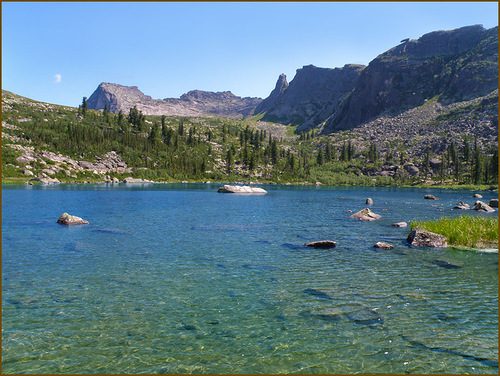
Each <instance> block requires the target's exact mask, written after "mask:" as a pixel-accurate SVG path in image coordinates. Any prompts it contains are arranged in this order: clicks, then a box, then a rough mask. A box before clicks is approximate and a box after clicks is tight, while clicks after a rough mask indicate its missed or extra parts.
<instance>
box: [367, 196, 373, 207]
mask: <svg viewBox="0 0 500 376" xmlns="http://www.w3.org/2000/svg"><path fill="white" fill-rule="evenodd" d="M365 203H366V205H373V199H372V198H370V197H368V198H367V199H366V201H365Z"/></svg>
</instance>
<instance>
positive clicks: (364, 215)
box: [351, 208, 382, 221]
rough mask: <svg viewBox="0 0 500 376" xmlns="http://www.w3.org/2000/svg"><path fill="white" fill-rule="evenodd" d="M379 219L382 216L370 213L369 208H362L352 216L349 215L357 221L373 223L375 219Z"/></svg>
mask: <svg viewBox="0 0 500 376" xmlns="http://www.w3.org/2000/svg"><path fill="white" fill-rule="evenodd" d="M381 217H382V216H381V215H380V214H376V213H374V212H372V211H371V210H370V209H369V208H364V209H362V210H360V211H359V212H356V213H354V214H353V215H351V218H356V219H359V220H360V221H375V220H377V219H380V218H381Z"/></svg>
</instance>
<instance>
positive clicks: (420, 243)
mask: <svg viewBox="0 0 500 376" xmlns="http://www.w3.org/2000/svg"><path fill="white" fill-rule="evenodd" d="M407 240H408V243H410V244H411V245H413V246H416V247H448V242H447V241H446V237H444V236H443V235H439V234H435V233H433V232H430V231H427V230H422V229H419V228H416V229H414V230H412V232H410V234H409V235H408V238H407Z"/></svg>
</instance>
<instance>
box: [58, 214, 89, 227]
mask: <svg viewBox="0 0 500 376" xmlns="http://www.w3.org/2000/svg"><path fill="white" fill-rule="evenodd" d="M57 223H60V224H62V225H87V224H88V223H89V222H88V221H86V220H85V219H83V218H80V217H77V216H76V215H71V214H68V213H63V214H61V216H60V217H59V219H58V220H57Z"/></svg>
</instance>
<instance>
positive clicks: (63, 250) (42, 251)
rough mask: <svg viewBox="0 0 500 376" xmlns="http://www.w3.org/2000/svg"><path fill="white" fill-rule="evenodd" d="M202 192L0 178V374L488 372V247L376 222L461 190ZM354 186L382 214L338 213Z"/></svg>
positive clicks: (492, 291) (464, 196) (434, 204)
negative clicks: (442, 243)
mask: <svg viewBox="0 0 500 376" xmlns="http://www.w3.org/2000/svg"><path fill="white" fill-rule="evenodd" d="M216 189H217V186H216V185H152V186H145V187H140V186H136V187H125V186H121V185H120V186H119V187H115V188H111V187H107V186H105V185H88V186H57V187H46V188H44V187H16V186H13V187H9V186H4V187H3V202H2V204H3V205H2V213H3V223H2V225H3V227H2V230H3V231H2V257H3V260H2V261H3V262H2V267H3V272H2V277H3V280H2V282H3V286H2V287H3V295H2V298H3V302H2V303H3V305H2V308H3V317H2V320H3V322H2V324H3V325H2V328H3V349H2V351H3V353H2V355H3V372H5V373H142V372H145V373H230V372H234V373H359V372H361V373H377V372H383V373H496V372H498V255H497V254H484V253H483V254H481V253H475V252H464V251H457V250H436V249H427V250H424V249H411V248H409V247H407V246H406V244H405V242H404V239H405V237H406V235H407V233H408V229H399V228H393V227H391V226H390V224H391V223H393V222H397V221H403V220H404V221H407V222H409V221H411V220H412V219H424V218H439V217H440V216H443V215H457V214H463V212H460V213H457V212H456V211H452V210H451V207H452V206H453V204H455V203H456V202H457V201H458V200H464V201H467V202H469V203H472V202H473V201H474V199H472V192H469V191H444V190H443V191H441V190H418V189H389V188H387V189H382V188H378V189H375V188H374V189H369V188H323V187H321V188H296V187H278V186H268V187H266V189H268V190H269V194H268V195H266V196H238V195H231V194H218V193H216ZM426 193H432V194H435V195H437V196H439V197H440V198H441V199H440V200H439V201H428V200H424V199H423V196H424V194H426ZM483 195H484V197H485V198H484V200H488V199H489V198H491V197H493V193H490V192H483ZM366 197H372V198H373V199H374V201H375V204H374V205H373V211H375V212H376V213H380V214H382V216H383V217H382V219H381V220H379V221H375V222H370V223H364V222H358V221H355V220H352V219H349V215H350V214H349V213H348V212H347V210H354V211H356V210H359V209H361V208H363V207H364V201H365V199H366ZM64 211H67V212H69V213H71V214H74V215H78V216H81V217H83V218H85V219H88V220H89V221H90V225H87V226H77V227H65V226H61V225H57V224H56V223H55V222H56V220H57V218H58V216H59V215H60V214H61V213H62V212H64ZM467 214H469V215H484V216H486V215H490V216H491V215H492V214H478V213H475V212H472V211H469V212H467ZM494 215H496V213H495V214H493V216H494ZM319 239H332V240H336V241H337V248H335V249H333V250H324V249H323V250H320V249H308V248H304V247H302V244H303V243H304V242H306V241H311V240H319ZM377 241H389V242H391V243H394V244H395V246H396V247H395V248H394V249H393V250H386V251H382V250H380V251H376V250H375V249H374V248H373V247H372V246H373V244H374V243H375V242H377Z"/></svg>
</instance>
